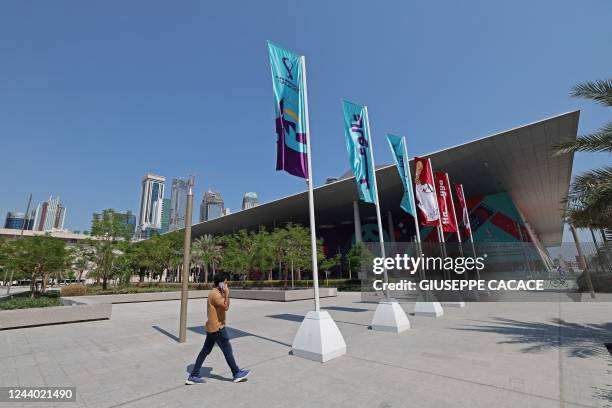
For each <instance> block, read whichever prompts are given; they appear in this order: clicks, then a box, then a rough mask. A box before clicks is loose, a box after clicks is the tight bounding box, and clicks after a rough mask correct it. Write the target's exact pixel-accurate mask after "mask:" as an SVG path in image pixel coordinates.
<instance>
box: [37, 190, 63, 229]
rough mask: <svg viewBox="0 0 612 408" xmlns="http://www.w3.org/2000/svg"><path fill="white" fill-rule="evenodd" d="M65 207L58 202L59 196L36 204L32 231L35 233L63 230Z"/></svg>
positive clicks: (50, 197)
mask: <svg viewBox="0 0 612 408" xmlns="http://www.w3.org/2000/svg"><path fill="white" fill-rule="evenodd" d="M65 219H66V207H64V206H63V205H62V203H61V202H60V198H59V196H57V197H55V198H53V196H49V200H47V201H45V202H43V203H41V204H38V206H37V207H36V211H35V213H34V223H33V224H34V225H33V229H34V230H36V231H54V230H60V231H62V230H64V221H65Z"/></svg>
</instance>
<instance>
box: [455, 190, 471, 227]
mask: <svg viewBox="0 0 612 408" xmlns="http://www.w3.org/2000/svg"><path fill="white" fill-rule="evenodd" d="M454 184H455V191H456V192H457V198H459V211H461V219H462V221H463V228H462V230H463V236H465V237H468V238H469V237H471V236H472V228H471V226H470V215H469V212H468V208H467V202H466V201H465V194H464V193H463V184H459V183H454Z"/></svg>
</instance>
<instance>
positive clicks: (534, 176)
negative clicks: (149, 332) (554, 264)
mask: <svg viewBox="0 0 612 408" xmlns="http://www.w3.org/2000/svg"><path fill="white" fill-rule="evenodd" d="M579 116H580V112H579V111H574V112H569V113H565V114H561V115H558V116H555V117H552V118H548V119H544V120H541V121H538V122H535V123H531V124H528V125H525V126H521V127H517V128H515V129H511V130H508V131H505V132H501V133H497V134H494V135H492V136H488V137H484V138H480V139H476V140H473V141H470V142H466V143H463V144H460V145H458V146H453V147H450V148H447V149H443V150H439V151H436V152H433V153H430V154H423V155H421V156H422V157H428V158H430V159H431V162H432V166H433V169H434V171H444V172H447V173H448V174H449V177H450V181H451V183H452V182H457V183H462V184H463V186H464V191H465V196H466V198H467V201H468V212H469V217H470V222H471V225H472V230H473V237H474V240H475V242H476V244H477V245H484V244H486V243H496V242H509V243H513V242H517V243H522V242H529V243H530V244H531V245H532V246H533V248H534V251H536V252H537V253H538V255H539V256H540V257H541V258H542V263H545V261H546V258H549V256H548V251H547V248H548V247H552V246H558V245H560V244H561V240H562V236H563V212H564V210H563V206H562V204H561V202H562V200H563V198H564V197H565V195H566V194H567V192H568V189H569V184H570V180H571V173H572V164H573V154H564V155H558V156H553V155H552V154H551V152H552V151H553V147H554V146H555V145H556V144H558V143H560V142H564V141H569V140H574V139H575V138H576V134H577V129H578V120H579ZM383 143H385V142H384V141H383V140H382V139H381V140H380V144H381V146H382V144H383ZM379 150H380V149H379ZM410 164H411V166H412V167H414V163H413V161H411V162H410ZM412 174H413V175H414V174H415V173H414V168H413V173H412ZM287 177H290V176H287ZM376 178H377V180H378V189H379V198H380V204H381V214H382V216H383V231H378V226H377V222H376V212H375V207H374V206H373V205H371V204H368V203H364V202H360V201H359V197H358V194H357V188H356V185H355V178H354V177H353V175H352V173H351V172H347V174H345V175H344V176H343V177H340V178H339V180H338V181H335V182H333V183H330V184H326V185H322V186H320V187H317V188H315V189H314V203H315V218H316V222H317V235H318V237H319V238H320V239H322V240H323V243H324V247H325V250H326V251H327V253H336V252H337V251H338V250H340V251H342V252H345V251H347V250H348V249H349V248H350V247H351V245H352V244H353V243H354V242H355V241H356V240H359V239H361V240H363V241H374V242H376V241H378V236H379V234H380V233H382V234H383V236H385V237H387V239H388V240H389V241H396V242H410V241H412V240H413V239H414V236H415V229H414V220H413V219H412V217H411V216H409V215H407V214H406V213H405V212H404V211H402V209H401V208H400V201H401V198H402V195H403V186H402V182H401V180H400V177H399V175H398V172H397V168H396V166H395V165H394V164H392V165H385V166H380V167H377V169H376ZM296 183H297V181H296ZM296 185H297V184H296ZM207 194H208V195H205V200H204V201H203V210H205V209H206V207H207V206H210V205H211V204H208V203H210V202H211V201H212V199H213V195H212V193H211V192H209V193H207ZM205 203H207V204H206V205H205ZM217 205H219V204H217ZM202 214H203V215H204V216H203V217H201V219H200V221H201V222H200V223H199V224H196V225H194V226H193V227H192V238H193V239H195V238H197V237H200V236H202V235H204V234H212V235H221V234H226V233H232V232H234V231H237V230H239V229H242V228H246V229H250V230H257V229H258V228H260V227H262V226H265V227H266V228H268V229H269V230H270V229H273V228H274V227H277V226H282V225H285V224H286V223H288V222H293V223H298V224H302V225H304V226H308V225H309V219H308V193H307V191H303V192H300V193H297V194H294V195H291V196H288V197H285V198H282V199H279V200H275V201H270V202H267V203H265V204H261V205H259V206H257V207H255V208H252V209H250V210H249V211H240V212H236V213H233V214H230V215H228V216H225V217H220V218H213V217H206V211H202ZM420 232H421V237H422V240H423V241H424V242H435V241H436V240H437V237H436V232H435V230H432V228H431V227H423V228H421V231H420ZM463 238H464V239H465V237H463ZM447 240H449V241H453V240H454V241H455V242H456V241H457V237H456V236H455V237H453V236H452V235H449V236H447ZM330 251H331V252H330Z"/></svg>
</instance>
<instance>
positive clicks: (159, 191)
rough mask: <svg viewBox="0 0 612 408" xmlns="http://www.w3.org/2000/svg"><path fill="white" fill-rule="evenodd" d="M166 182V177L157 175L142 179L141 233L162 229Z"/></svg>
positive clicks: (139, 223)
mask: <svg viewBox="0 0 612 408" xmlns="http://www.w3.org/2000/svg"><path fill="white" fill-rule="evenodd" d="M165 181H166V178H165V177H163V176H158V175H155V174H147V175H146V176H144V177H143V178H142V184H141V189H140V214H139V216H138V232H139V233H142V232H143V231H146V230H147V229H160V228H161V226H162V225H161V223H162V208H163V198H164V183H165Z"/></svg>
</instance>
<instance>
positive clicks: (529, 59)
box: [0, 0, 612, 230]
mask: <svg viewBox="0 0 612 408" xmlns="http://www.w3.org/2000/svg"><path fill="white" fill-rule="evenodd" d="M611 15H612V3H611V2H610V1H607V0H597V1H593V0H584V1H569V0H568V1H559V0H554V1H553V0H550V1H512V2H501V1H490V0H483V1H461V2H456V1H445V2H442V1H439V2H422V1H419V2H415V1H395V2H391V1H329V0H327V1H289V0H283V1H258V2H254V1H250V2H247V1H239V2H236V1H233V2H204V1H199V2H198V1H180V2H168V1H163V2H161V1H150V0H148V1H105V2H92V1H90V2H82V1H76V0H74V1H61V0H55V1H52V2H51V1H29V2H24V1H17V0H4V1H2V2H1V3H0V141H1V143H0V157H1V159H0V191H1V193H0V216H1V217H2V222H3V221H4V216H5V214H6V211H10V210H21V211H23V210H24V209H25V205H26V200H27V195H28V193H29V192H32V193H33V194H34V199H35V201H36V202H39V201H42V200H44V199H45V198H46V197H48V195H49V194H54V195H56V194H60V195H61V198H62V201H63V203H64V204H65V205H66V206H67V207H68V213H67V219H66V226H67V227H68V228H70V229H76V230H84V229H88V228H89V225H90V220H91V213H92V212H94V211H99V210H101V209H104V208H115V209H118V210H126V209H131V210H133V211H136V210H137V207H138V196H139V189H140V179H141V177H142V176H143V175H144V174H145V173H147V172H154V173H158V174H161V175H164V176H166V177H167V178H169V179H170V178H172V177H173V176H186V175H188V174H190V173H196V174H197V175H198V179H197V189H196V193H197V197H196V200H197V201H196V204H199V201H200V199H201V194H202V192H203V191H204V190H206V189H208V188H209V187H212V188H213V189H217V190H219V191H221V192H222V194H223V196H224V198H225V202H226V205H227V206H229V207H230V208H231V209H233V210H236V209H238V208H239V207H240V203H241V199H242V195H243V194H244V192H246V191H255V192H257V193H258V194H259V196H260V199H261V200H262V201H270V200H272V199H275V198H278V197H282V196H286V195H288V194H292V193H295V192H298V191H300V190H302V189H303V188H304V187H305V186H304V183H303V181H301V180H300V179H298V178H296V177H292V176H290V175H288V174H286V173H281V172H278V173H277V172H275V170H274V166H275V133H274V107H273V103H272V83H271V78H270V67H269V63H268V56H267V49H266V40H273V41H275V42H276V43H279V44H281V45H283V46H285V47H287V48H289V49H291V50H294V51H295V52H298V53H303V54H304V55H306V58H307V65H308V82H309V83H308V86H309V99H310V118H311V132H312V148H313V168H314V175H315V183H316V184H317V185H320V184H322V183H323V182H324V180H325V178H326V177H328V176H334V175H339V174H342V173H343V172H344V171H346V169H347V168H348V160H347V157H346V147H345V141H344V136H343V131H342V118H341V105H340V100H341V99H342V98H347V99H351V100H354V101H356V102H361V103H364V104H367V105H368V106H369V111H370V119H371V122H372V131H373V134H374V143H375V151H376V160H377V163H379V164H380V163H388V162H390V161H391V160H392V159H391V156H390V153H389V151H388V149H387V146H386V145H385V144H384V142H383V141H384V132H386V131H392V132H396V133H400V134H405V135H406V136H408V138H409V153H410V155H415V154H424V153H428V152H431V151H435V150H437V149H440V148H444V147H447V146H450V145H454V144H457V143H462V142H465V141H467V140H470V139H474V138H478V137H482V136H486V135H489V134H491V133H495V132H498V131H502V130H506V129H508V128H512V127H516V126H519V125H521V124H525V123H528V122H532V121H536V120H538V119H542V118H544V117H548V116H552V115H556V114H559V113H562V112H566V111H570V110H574V109H581V110H582V114H581V121H580V129H579V130H580V132H582V133H584V132H590V131H592V130H594V129H596V128H597V127H598V126H600V125H602V124H603V123H604V121H606V120H609V119H610V112H609V111H605V109H604V108H601V107H599V106H597V105H595V104H592V103H589V102H586V101H582V100H577V99H572V98H570V97H569V96H568V91H569V89H570V87H571V86H572V85H573V84H576V83H578V82H581V81H584V80H590V79H598V78H607V77H609V76H610V74H611V72H610V69H611V68H612V53H611V52H610V39H612V24H610V16H611ZM606 162H607V163H609V162H610V156H609V155H578V156H577V158H576V161H575V171H580V170H583V169H585V168H589V167H592V166H596V165H601V164H603V163H606ZM167 187H169V185H167ZM167 195H168V196H169V188H168V194H167ZM196 216H197V212H196Z"/></svg>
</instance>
